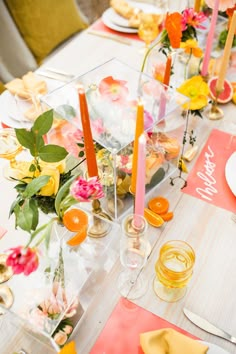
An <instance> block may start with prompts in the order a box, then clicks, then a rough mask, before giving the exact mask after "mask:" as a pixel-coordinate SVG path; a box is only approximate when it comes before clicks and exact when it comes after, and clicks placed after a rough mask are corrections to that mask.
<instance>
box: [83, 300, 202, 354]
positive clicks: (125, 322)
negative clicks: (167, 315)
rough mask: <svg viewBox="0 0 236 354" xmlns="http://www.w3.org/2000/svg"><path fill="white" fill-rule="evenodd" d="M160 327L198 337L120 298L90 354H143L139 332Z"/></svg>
mask: <svg viewBox="0 0 236 354" xmlns="http://www.w3.org/2000/svg"><path fill="white" fill-rule="evenodd" d="M161 328H173V329H175V330H176V331H178V332H180V333H183V334H185V335H187V336H188V337H191V338H194V339H198V338H197V337H195V336H193V335H192V334H190V333H188V332H186V331H185V330H183V329H181V328H179V327H177V326H175V325H174V324H173V323H170V322H168V321H166V320H164V319H163V318H161V317H159V316H157V315H154V314H153V313H151V312H149V311H147V310H145V309H144V308H142V307H140V306H138V305H136V304H134V303H132V302H131V301H129V300H127V299H125V298H120V300H119V302H118V303H117V305H116V306H115V308H114V310H113V311H112V313H111V315H110V317H109V319H108V321H107V323H106V325H105V327H104V328H103V330H102V332H101V334H100V336H99V337H98V339H97V341H96V343H95V345H94V347H93V348H92V350H91V351H90V354H97V353H112V354H120V353H125V354H143V351H142V349H141V346H140V344H139V334H140V333H144V332H148V331H154V330H157V329H161Z"/></svg>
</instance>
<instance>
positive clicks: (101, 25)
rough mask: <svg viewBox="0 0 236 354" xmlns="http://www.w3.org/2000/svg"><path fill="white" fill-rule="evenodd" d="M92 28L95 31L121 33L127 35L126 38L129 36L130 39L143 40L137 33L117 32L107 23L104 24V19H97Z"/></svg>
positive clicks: (120, 34)
mask: <svg viewBox="0 0 236 354" xmlns="http://www.w3.org/2000/svg"><path fill="white" fill-rule="evenodd" d="M90 28H91V29H92V30H95V31H101V32H106V33H112V34H116V35H119V36H121V37H125V38H129V39H134V40H137V41H141V39H140V38H139V36H138V35H137V34H135V33H123V32H117V31H114V30H112V29H111V28H109V27H107V26H106V25H104V23H103V22H102V20H97V21H96V22H94V23H93V24H92V25H91V26H90Z"/></svg>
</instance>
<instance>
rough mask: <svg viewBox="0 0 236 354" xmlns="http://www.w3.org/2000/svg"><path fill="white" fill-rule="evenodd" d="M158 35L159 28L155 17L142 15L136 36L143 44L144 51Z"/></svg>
mask: <svg viewBox="0 0 236 354" xmlns="http://www.w3.org/2000/svg"><path fill="white" fill-rule="evenodd" d="M158 34H159V28H158V21H157V19H156V17H155V16H154V15H152V14H142V16H141V18H140V24H139V28H138V36H139V37H140V39H142V40H143V41H144V42H145V47H146V48H145V49H146V50H147V49H148V47H149V45H150V43H151V42H152V41H153V40H154V39H155V38H156V37H157V36H158Z"/></svg>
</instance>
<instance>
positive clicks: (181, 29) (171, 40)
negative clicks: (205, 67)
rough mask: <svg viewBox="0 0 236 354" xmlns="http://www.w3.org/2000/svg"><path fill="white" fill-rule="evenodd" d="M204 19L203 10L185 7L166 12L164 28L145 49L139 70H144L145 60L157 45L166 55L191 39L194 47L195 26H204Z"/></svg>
mask: <svg viewBox="0 0 236 354" xmlns="http://www.w3.org/2000/svg"><path fill="white" fill-rule="evenodd" d="M205 20H206V16H205V15H204V13H203V12H199V13H197V12H195V11H194V10H193V9H192V8H187V9H185V10H184V11H182V13H179V12H173V13H170V14H167V16H166V20H165V23H164V28H163V30H162V32H161V35H160V37H158V39H157V41H156V42H154V44H153V45H152V46H150V48H149V49H148V50H147V52H146V54H145V56H144V60H143V64H142V68H141V71H144V68H145V65H146V60H147V58H148V56H149V54H150V52H151V51H152V50H153V49H154V48H155V47H156V46H157V45H160V51H162V52H163V53H164V54H165V55H166V56H168V54H169V53H170V52H172V51H173V49H177V48H181V46H182V47H184V45H183V43H185V42H187V41H189V40H191V41H195V42H189V43H193V45H194V47H195V48H196V41H197V32H196V29H197V28H204V26H203V25H202V22H204V21H205Z"/></svg>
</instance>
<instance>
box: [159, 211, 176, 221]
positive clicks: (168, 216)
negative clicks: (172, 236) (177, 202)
mask: <svg viewBox="0 0 236 354" xmlns="http://www.w3.org/2000/svg"><path fill="white" fill-rule="evenodd" d="M161 217H162V219H163V220H164V221H170V220H171V219H173V217H174V213H173V211H169V212H168V213H166V214H161Z"/></svg>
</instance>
